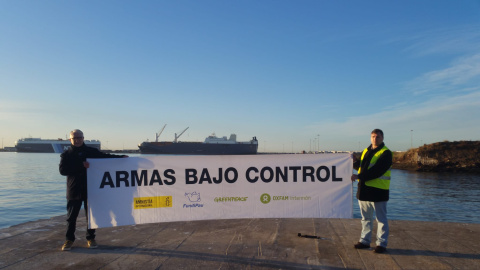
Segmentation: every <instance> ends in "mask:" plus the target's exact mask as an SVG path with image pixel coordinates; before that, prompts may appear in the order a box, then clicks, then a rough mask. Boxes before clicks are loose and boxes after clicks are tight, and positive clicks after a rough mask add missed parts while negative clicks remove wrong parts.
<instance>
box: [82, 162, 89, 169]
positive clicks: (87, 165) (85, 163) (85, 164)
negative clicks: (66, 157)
mask: <svg viewBox="0 0 480 270" xmlns="http://www.w3.org/2000/svg"><path fill="white" fill-rule="evenodd" d="M83 167H85V168H87V169H88V168H89V167H90V163H88V161H84V162H83Z"/></svg>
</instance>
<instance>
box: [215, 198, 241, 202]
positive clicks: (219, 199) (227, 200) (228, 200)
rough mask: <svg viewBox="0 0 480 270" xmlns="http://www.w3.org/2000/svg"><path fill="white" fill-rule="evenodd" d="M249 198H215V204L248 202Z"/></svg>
mask: <svg viewBox="0 0 480 270" xmlns="http://www.w3.org/2000/svg"><path fill="white" fill-rule="evenodd" d="M247 198H248V197H215V199H213V200H214V201H215V202H246V201H247Z"/></svg>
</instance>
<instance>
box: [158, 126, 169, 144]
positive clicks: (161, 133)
mask: <svg viewBox="0 0 480 270" xmlns="http://www.w3.org/2000/svg"><path fill="white" fill-rule="evenodd" d="M166 126H167V124H165V125H164V126H163V128H162V130H160V132H158V133H155V142H158V138H159V137H160V134H162V132H163V130H164V129H165V127H166Z"/></svg>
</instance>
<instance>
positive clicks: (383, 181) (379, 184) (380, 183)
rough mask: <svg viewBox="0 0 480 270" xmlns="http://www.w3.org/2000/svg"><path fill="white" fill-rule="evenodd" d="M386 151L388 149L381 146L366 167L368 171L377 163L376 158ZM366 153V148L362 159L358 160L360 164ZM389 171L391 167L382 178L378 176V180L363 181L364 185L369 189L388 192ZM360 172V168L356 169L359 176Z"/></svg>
mask: <svg viewBox="0 0 480 270" xmlns="http://www.w3.org/2000/svg"><path fill="white" fill-rule="evenodd" d="M387 150H388V148H387V147H386V146H383V147H382V149H380V150H379V151H378V152H377V153H375V155H373V157H372V160H370V164H369V165H368V169H370V168H371V167H373V165H375V163H377V160H378V158H379V157H380V156H381V155H382V154H383V152H385V151H387ZM367 151H368V148H365V150H363V153H362V157H361V158H360V164H361V163H362V161H363V157H364V156H365V154H366V153H367ZM368 169H367V170H368ZM390 169H391V167H390V168H388V170H387V171H386V172H385V173H384V174H383V175H382V176H380V177H379V178H376V179H372V180H368V181H365V185H366V186H369V187H375V188H380V189H386V190H389V189H390V175H391V174H390V173H391V171H390ZM361 170H362V168H361V167H360V168H358V173H359V174H360V172H361Z"/></svg>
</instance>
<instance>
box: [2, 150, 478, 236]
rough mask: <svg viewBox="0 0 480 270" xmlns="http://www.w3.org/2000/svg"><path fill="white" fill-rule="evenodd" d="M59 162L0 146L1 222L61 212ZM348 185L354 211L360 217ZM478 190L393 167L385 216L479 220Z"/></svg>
mask: <svg viewBox="0 0 480 270" xmlns="http://www.w3.org/2000/svg"><path fill="white" fill-rule="evenodd" d="M129 155H130V156H136V155H132V154H129ZM59 163H60V155H59V154H53V153H52V154H50V153H48V154H47V153H45V154H43V153H12V152H0V228H6V227H9V226H12V225H16V224H20V223H24V222H28V221H34V220H38V219H46V218H50V217H54V216H59V215H64V214H66V203H67V201H66V198H65V196H66V178H65V176H62V175H60V173H59V171H58V164H59ZM346 180H347V181H350V180H349V179H346ZM353 186H354V187H353V194H354V196H353V197H352V203H353V214H354V217H355V218H359V217H360V212H359V208H358V202H357V200H356V199H355V194H356V183H355V184H353ZM479 193H480V176H479V175H472V174H460V173H419V172H411V171H403V170H392V181H391V185H390V201H389V202H388V217H389V219H399V220H421V221H446V222H466V223H480V211H478V209H480V196H478V194H479Z"/></svg>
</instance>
